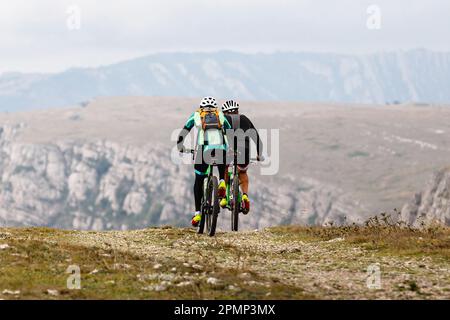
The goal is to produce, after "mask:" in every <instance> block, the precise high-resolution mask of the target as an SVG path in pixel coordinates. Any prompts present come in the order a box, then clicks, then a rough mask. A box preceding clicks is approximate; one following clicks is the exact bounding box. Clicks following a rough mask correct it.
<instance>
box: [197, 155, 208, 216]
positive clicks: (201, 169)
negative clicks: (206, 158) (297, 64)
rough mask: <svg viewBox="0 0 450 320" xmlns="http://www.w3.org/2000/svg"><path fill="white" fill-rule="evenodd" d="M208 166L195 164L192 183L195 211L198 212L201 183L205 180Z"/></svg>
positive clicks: (200, 201)
mask: <svg viewBox="0 0 450 320" xmlns="http://www.w3.org/2000/svg"><path fill="white" fill-rule="evenodd" d="M207 170H208V165H207V164H205V163H201V164H195V165H194V171H195V182H194V199H195V211H200V207H201V204H202V197H203V181H204V180H205V178H206V171H207Z"/></svg>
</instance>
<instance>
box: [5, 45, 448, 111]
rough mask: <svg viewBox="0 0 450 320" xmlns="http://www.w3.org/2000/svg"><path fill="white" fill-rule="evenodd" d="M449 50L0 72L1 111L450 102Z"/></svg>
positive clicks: (190, 57) (201, 58) (177, 57)
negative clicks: (134, 102) (138, 102)
mask: <svg viewBox="0 0 450 320" xmlns="http://www.w3.org/2000/svg"><path fill="white" fill-rule="evenodd" d="M448 83H450V53H437V52H430V51H427V50H412V51H406V52H392V53H378V54H368V55H343V54H331V53H274V54H241V53H235V52H227V51H223V52H217V53H192V54H189V53H164V54H154V55H150V56H146V57H143V58H138V59H134V60H129V61H125V62H121V63H118V64H114V65H109V66H104V67H99V68H75V69H70V70H67V71H65V72H62V73H58V74H52V75H26V74H24V75H20V74H4V75H2V76H0V110H3V111H5V110H8V111H17V110H24V109H30V108H43V107H61V106H65V105H75V104H78V103H80V102H83V101H86V100H89V99H92V98H93V97H98V96H126V95H134V96H136V95H145V96H184V97H198V96H204V95H206V94H209V95H216V96H218V97H221V98H227V97H235V98H239V99H247V100H291V101H294V100H295V101H319V102H353V103H378V104H384V103H392V102H394V101H401V102H405V101H406V102H408V101H415V102H429V103H448V102H450V91H449V90H448Z"/></svg>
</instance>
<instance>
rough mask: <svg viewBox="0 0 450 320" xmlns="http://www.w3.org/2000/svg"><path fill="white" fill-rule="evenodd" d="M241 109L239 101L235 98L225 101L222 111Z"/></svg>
mask: <svg viewBox="0 0 450 320" xmlns="http://www.w3.org/2000/svg"><path fill="white" fill-rule="evenodd" d="M238 109H239V103H237V102H236V101H234V100H228V101H225V103H224V104H223V105H222V111H223V112H225V111H231V110H238Z"/></svg>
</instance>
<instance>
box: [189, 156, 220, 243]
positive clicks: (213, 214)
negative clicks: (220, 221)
mask: <svg viewBox="0 0 450 320" xmlns="http://www.w3.org/2000/svg"><path fill="white" fill-rule="evenodd" d="M185 152H186V153H191V154H192V158H193V159H194V154H195V150H186V151H185ZM216 166H217V163H216V162H215V161H213V163H212V164H210V165H208V169H207V171H206V175H207V176H206V178H205V180H203V197H202V204H201V209H200V210H201V219H200V222H199V224H198V227H197V233H198V234H202V233H203V231H204V229H205V226H206V232H207V233H208V235H209V236H210V237H213V236H214V235H215V234H216V225H217V218H218V216H219V211H220V207H219V197H218V189H219V179H218V178H217V176H215V175H214V173H213V171H214V170H213V168H214V167H216Z"/></svg>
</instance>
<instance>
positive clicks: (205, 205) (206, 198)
mask: <svg viewBox="0 0 450 320" xmlns="http://www.w3.org/2000/svg"><path fill="white" fill-rule="evenodd" d="M203 183H204V184H205V183H206V187H204V189H203V197H202V206H201V216H202V217H201V219H200V222H199V224H198V227H197V233H198V234H202V233H203V231H204V230H205V225H208V220H209V212H210V211H211V209H210V207H211V205H210V204H211V201H210V199H211V188H210V183H209V178H208V179H205V181H204V182H203Z"/></svg>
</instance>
